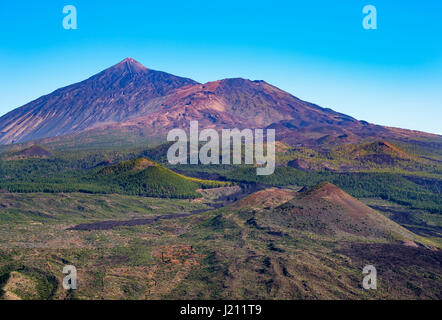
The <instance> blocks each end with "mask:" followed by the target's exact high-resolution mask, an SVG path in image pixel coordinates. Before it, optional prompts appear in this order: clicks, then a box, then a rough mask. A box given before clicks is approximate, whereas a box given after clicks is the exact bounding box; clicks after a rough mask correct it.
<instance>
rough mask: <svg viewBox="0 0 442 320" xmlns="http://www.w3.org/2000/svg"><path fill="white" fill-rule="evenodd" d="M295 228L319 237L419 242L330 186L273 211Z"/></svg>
mask: <svg viewBox="0 0 442 320" xmlns="http://www.w3.org/2000/svg"><path fill="white" fill-rule="evenodd" d="M274 213H275V214H276V215H280V218H282V219H285V220H286V221H287V223H288V224H289V225H290V226H291V227H294V228H299V229H301V230H305V231H310V232H314V233H319V234H321V233H322V234H330V235H339V234H341V235H345V234H347V235H357V236H363V237H368V238H384V239H390V240H392V239H398V240H404V241H405V240H408V241H416V240H417V237H416V236H415V235H414V234H413V233H411V232H410V231H408V230H406V229H404V228H402V227H401V226H400V225H398V224H396V223H395V222H393V221H391V220H390V219H388V218H387V217H385V216H383V215H382V214H380V213H379V212H377V211H375V210H373V209H371V208H370V207H368V206H366V205H365V204H363V203H362V202H360V201H359V200H357V199H355V198H353V197H352V196H350V195H349V194H347V193H346V192H344V191H343V190H341V189H339V188H338V187H336V186H335V185H333V184H331V183H322V184H319V185H317V186H315V187H313V188H310V189H307V190H303V191H301V192H299V193H298V194H297V195H296V197H295V198H294V199H292V200H290V201H288V202H287V203H284V204H282V205H281V206H279V207H277V208H276V209H275V211H274Z"/></svg>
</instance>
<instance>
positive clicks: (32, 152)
mask: <svg viewBox="0 0 442 320" xmlns="http://www.w3.org/2000/svg"><path fill="white" fill-rule="evenodd" d="M50 156H52V153H50V152H49V151H48V150H46V149H44V148H42V147H40V146H37V145H33V146H31V147H29V148H26V149H23V150H21V151H18V152H16V153H15V154H14V156H13V157H12V158H13V159H27V158H47V157H50Z"/></svg>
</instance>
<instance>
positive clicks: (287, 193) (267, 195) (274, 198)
mask: <svg viewBox="0 0 442 320" xmlns="http://www.w3.org/2000/svg"><path fill="white" fill-rule="evenodd" d="M295 194H296V192H295V191H293V190H289V189H278V188H269V189H265V190H261V191H257V192H255V193H253V194H251V195H250V196H248V197H245V198H243V199H241V200H239V201H237V202H235V203H234V204H232V206H231V207H232V208H235V209H241V208H275V207H277V206H279V205H281V204H283V203H285V202H287V201H289V200H291V199H293V198H294V197H295Z"/></svg>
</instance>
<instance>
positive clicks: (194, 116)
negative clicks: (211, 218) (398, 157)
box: [0, 58, 440, 145]
mask: <svg viewBox="0 0 442 320" xmlns="http://www.w3.org/2000/svg"><path fill="white" fill-rule="evenodd" d="M191 120H198V121H199V122H200V124H201V126H203V127H205V128H215V129H222V128H234V127H238V128H268V129H277V139H278V140H281V141H284V142H287V143H290V144H293V145H298V144H301V145H321V144H345V143H352V142H358V141H361V140H362V139H366V138H372V137H374V138H377V139H379V138H381V139H388V138H392V137H399V138H401V139H403V138H408V137H411V136H413V137H415V136H419V137H434V136H436V137H440V136H437V135H433V134H427V133H422V132H417V131H408V130H406V129H397V128H388V127H384V126H379V125H374V124H370V123H368V122H365V121H359V120H356V119H355V118H353V117H351V116H348V115H345V114H342V113H339V112H336V111H334V110H332V109H329V108H323V107H320V106H318V105H316V104H313V103H310V102H306V101H303V100H301V99H299V98H297V97H295V96H293V95H292V94H290V93H288V92H285V91H283V90H281V89H279V88H277V87H275V86H273V85H271V84H268V83H267V82H265V81H263V80H254V81H252V80H248V79H243V78H227V79H222V80H217V81H211V82H207V83H205V84H201V83H198V82H196V81H194V80H192V79H188V78H182V77H178V76H175V75H172V74H169V73H165V72H162V71H155V70H151V69H148V68H146V67H144V66H143V65H142V64H140V63H139V62H137V61H136V60H134V59H132V58H126V59H124V60H123V61H121V62H119V63H117V64H116V65H114V66H112V67H110V68H108V69H106V70H104V71H102V72H99V73H97V74H96V75H93V76H92V77H90V78H88V79H86V80H84V81H82V82H78V83H75V84H72V85H70V86H67V87H64V88H60V89H57V90H55V91H54V92H52V93H50V94H48V95H45V96H42V97H40V98H38V99H36V100H34V101H32V102H30V103H28V104H26V105H24V106H22V107H19V108H17V109H14V110H13V111H11V112H9V113H7V114H6V115H4V116H2V117H1V118H0V144H13V143H21V142H26V141H33V140H38V139H45V138H54V137H60V136H65V135H72V134H74V135H75V134H78V133H84V132H89V131H90V133H91V134H92V135H93V134H94V132H95V131H94V130H104V132H109V133H112V132H113V131H119V130H120V131H121V130H125V129H127V130H128V131H131V130H134V131H137V134H138V132H139V133H140V135H142V136H150V137H160V138H162V139H164V138H165V136H166V134H167V131H168V130H171V129H173V128H187V127H188V125H189V122H190V121H191Z"/></svg>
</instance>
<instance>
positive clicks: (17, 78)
mask: <svg viewBox="0 0 442 320" xmlns="http://www.w3.org/2000/svg"><path fill="white" fill-rule="evenodd" d="M368 4H371V5H374V6H376V8H377V14H378V18H377V19H378V29H377V30H365V29H363V28H362V19H363V17H364V14H363V13H362V8H363V7H364V6H365V5H368ZM65 5H74V6H76V8H77V10H78V29H77V30H65V29H63V27H62V20H63V17H64V15H63V13H62V9H63V7H64V6H65ZM441 35H442V1H425V2H424V1H417V0H409V1H404V0H402V1H399V0H396V1H393V0H362V1H360V0H340V1H323V0H310V1H295V0H290V1H277V0H273V1H259V0H254V1H249V0H242V1H240V0H235V1H230V0H223V1H199V0H189V1H146V0H144V1H141V0H140V1H136V0H126V1H111V0H107V1H101V0H94V1H90V0H89V1H86V0H76V1H71V0H63V1H60V0H54V1H44V2H43V1H38V2H37V1H20V0H15V1H12V0H2V1H0V39H1V40H0V97H1V98H0V115H3V114H5V113H6V112H8V111H10V110H12V109H14V108H16V107H19V106H21V105H23V104H25V103H27V102H29V101H31V100H33V99H36V98H38V97H39V96H41V95H43V94H47V93H50V92H52V91H54V90H55V89H57V88H59V87H62V86H65V85H69V84H71V83H74V82H78V81H81V80H84V79H85V78H87V77H89V76H91V75H93V74H95V73H97V72H99V71H101V70H103V69H105V68H107V67H109V66H111V65H113V64H115V63H117V62H119V61H120V60H122V59H124V58H126V57H132V58H134V59H136V60H138V61H139V62H141V63H142V64H144V65H145V66H146V67H148V68H152V69H156V70H162V71H166V72H170V73H173V74H176V75H180V76H186V77H190V78H192V79H195V80H197V81H199V82H206V81H211V80H218V79H222V78H230V77H243V78H248V79H253V80H256V79H259V80H265V81H267V82H269V83H271V84H274V85H276V86H278V87H280V88H281V89H284V90H286V91H288V92H290V93H292V94H293V95H295V96H297V97H299V98H301V99H304V100H307V101H310V102H314V103H316V104H319V105H321V106H323V107H330V108H332V109H334V110H336V111H339V112H343V113H346V114H349V115H351V116H353V117H355V118H358V119H361V120H366V121H370V122H373V123H377V124H382V125H389V126H395V127H403V128H409V129H417V130H423V131H428V132H433V133H439V134H442V125H441V123H442V121H441V119H442V41H441V38H442V37H441Z"/></svg>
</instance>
